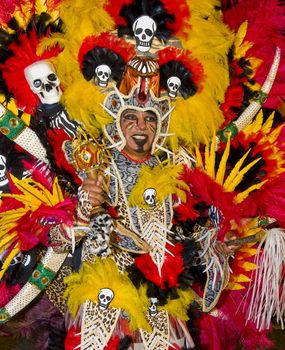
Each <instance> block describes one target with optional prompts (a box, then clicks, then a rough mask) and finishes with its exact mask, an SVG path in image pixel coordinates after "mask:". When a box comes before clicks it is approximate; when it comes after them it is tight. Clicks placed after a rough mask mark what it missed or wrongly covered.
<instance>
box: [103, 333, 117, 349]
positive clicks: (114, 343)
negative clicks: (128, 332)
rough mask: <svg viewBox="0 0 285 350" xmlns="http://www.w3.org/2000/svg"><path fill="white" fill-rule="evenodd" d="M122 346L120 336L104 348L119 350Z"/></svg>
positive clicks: (111, 340)
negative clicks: (120, 345)
mask: <svg viewBox="0 0 285 350" xmlns="http://www.w3.org/2000/svg"><path fill="white" fill-rule="evenodd" d="M119 344H120V338H119V337H118V336H115V337H112V338H111V339H110V340H109V342H108V344H107V345H106V346H105V347H104V350H117V349H118V347H119Z"/></svg>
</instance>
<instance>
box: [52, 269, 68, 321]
mask: <svg viewBox="0 0 285 350" xmlns="http://www.w3.org/2000/svg"><path fill="white" fill-rule="evenodd" d="M71 273H72V269H71V267H70V266H63V267H62V268H61V269H60V271H59V273H58V275H57V276H56V278H55V279H54V280H53V281H52V282H51V283H50V285H49V286H48V287H47V289H46V294H47V296H48V298H49V300H50V302H51V303H52V304H53V305H54V306H55V307H57V308H58V310H59V311H60V312H61V313H62V314H63V315H64V314H65V312H66V299H64V297H63V295H64V291H65V284H64V278H65V277H67V276H69V275H70V274H71Z"/></svg>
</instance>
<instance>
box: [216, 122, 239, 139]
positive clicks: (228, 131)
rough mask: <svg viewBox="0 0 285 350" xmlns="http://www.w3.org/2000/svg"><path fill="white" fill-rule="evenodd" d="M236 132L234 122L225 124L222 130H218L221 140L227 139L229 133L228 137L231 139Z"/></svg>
mask: <svg viewBox="0 0 285 350" xmlns="http://www.w3.org/2000/svg"><path fill="white" fill-rule="evenodd" d="M237 134H238V128H237V127H236V125H235V124H234V123H231V124H229V125H227V126H226V127H225V128H224V129H223V130H220V131H219V132H218V136H219V139H220V140H221V141H223V142H227V141H228V137H229V135H230V139H231V140H232V139H233V138H234V137H235V136H236V135H237Z"/></svg>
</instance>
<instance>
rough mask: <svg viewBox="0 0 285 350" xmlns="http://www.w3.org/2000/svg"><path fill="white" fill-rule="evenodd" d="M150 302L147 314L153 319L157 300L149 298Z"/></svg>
mask: <svg viewBox="0 0 285 350" xmlns="http://www.w3.org/2000/svg"><path fill="white" fill-rule="evenodd" d="M149 300H150V306H149V308H148V309H149V314H150V316H152V317H154V316H156V315H157V302H158V300H157V298H149Z"/></svg>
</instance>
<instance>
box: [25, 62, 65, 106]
mask: <svg viewBox="0 0 285 350" xmlns="http://www.w3.org/2000/svg"><path fill="white" fill-rule="evenodd" d="M24 73H25V77H26V80H27V82H28V84H29V86H30V89H31V90H32V91H33V92H34V93H35V94H36V95H37V96H38V97H39V99H40V101H41V102H42V103H43V104H54V103H58V102H59V100H60V97H61V94H62V91H61V89H60V86H59V85H60V81H59V79H58V77H57V75H56V73H55V71H54V69H53V67H52V65H51V64H50V63H49V62H47V61H45V60H43V61H38V62H35V63H33V64H31V65H29V66H28V67H26V68H25V70H24Z"/></svg>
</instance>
